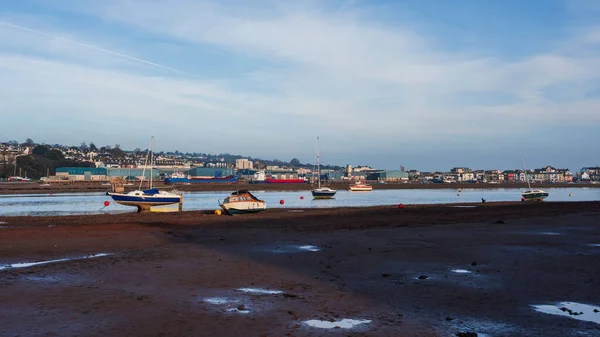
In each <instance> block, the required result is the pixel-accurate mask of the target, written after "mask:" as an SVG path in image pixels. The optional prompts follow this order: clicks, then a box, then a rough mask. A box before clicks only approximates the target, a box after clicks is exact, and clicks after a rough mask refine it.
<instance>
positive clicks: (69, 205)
mask: <svg viewBox="0 0 600 337" xmlns="http://www.w3.org/2000/svg"><path fill="white" fill-rule="evenodd" d="M545 190H546V191H547V192H548V193H550V196H549V197H548V198H547V199H546V200H547V201H598V200H600V188H596V187H594V188H587V187H573V188H568V187H567V188H547V189H545ZM521 192H522V190H521V189H518V188H498V189H479V188H469V189H462V191H460V192H459V191H458V189H456V188H452V189H450V188H449V189H400V190H373V191H370V192H350V191H345V190H339V191H338V192H337V194H336V195H335V198H334V199H325V200H314V199H313V198H312V196H311V194H310V191H293V192H292V191H289V192H286V191H260V190H253V191H252V193H253V194H254V195H255V196H256V197H258V198H259V199H263V200H265V201H266V202H267V207H268V208H314V207H356V206H381V205H397V204H400V203H402V204H406V205H410V204H444V203H462V202H481V199H482V198H484V199H486V200H487V201H489V202H493V201H519V200H520V199H521ZM229 194H231V191H222V192H183V210H184V211H190V210H215V209H218V208H219V205H218V201H219V200H223V199H224V198H226V197H227V196H228V195H229ZM570 194H572V195H570ZM280 200H283V201H284V204H283V205H282V204H280ZM105 201H108V202H110V205H109V206H108V207H104V202H105ZM127 212H135V208H134V207H128V206H122V205H119V204H117V203H116V202H114V201H113V200H112V198H111V197H109V196H107V195H106V194H105V193H104V192H96V193H54V194H52V195H50V194H16V195H0V216H22V215H28V216H48V215H52V216H57V215H74V214H103V213H127ZM0 227H1V226H0Z"/></svg>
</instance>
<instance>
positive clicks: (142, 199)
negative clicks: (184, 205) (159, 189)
mask: <svg viewBox="0 0 600 337" xmlns="http://www.w3.org/2000/svg"><path fill="white" fill-rule="evenodd" d="M107 194H108V195H109V196H110V197H111V198H112V199H113V200H114V201H115V202H116V203H118V204H121V205H123V206H134V207H138V208H140V209H150V207H152V206H164V205H172V204H178V203H180V202H181V199H182V196H181V195H173V196H171V195H139V196H138V195H127V194H121V193H110V192H108V193H107Z"/></svg>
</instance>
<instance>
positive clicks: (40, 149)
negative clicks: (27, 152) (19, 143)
mask: <svg viewBox="0 0 600 337" xmlns="http://www.w3.org/2000/svg"><path fill="white" fill-rule="evenodd" d="M48 151H50V148H49V147H48V146H46V145H38V146H36V147H34V148H33V150H31V154H35V155H38V156H42V157H45V156H46V153H47V152H48Z"/></svg>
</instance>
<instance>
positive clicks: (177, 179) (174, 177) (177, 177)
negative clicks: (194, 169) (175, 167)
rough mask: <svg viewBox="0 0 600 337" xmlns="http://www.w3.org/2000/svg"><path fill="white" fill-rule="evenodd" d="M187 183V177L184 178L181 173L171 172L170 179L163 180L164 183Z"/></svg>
mask: <svg viewBox="0 0 600 337" xmlns="http://www.w3.org/2000/svg"><path fill="white" fill-rule="evenodd" d="M189 181H190V180H189V176H186V175H185V174H184V173H183V172H173V173H172V174H171V176H170V177H168V178H165V180H164V183H165V184H174V183H188V182H189Z"/></svg>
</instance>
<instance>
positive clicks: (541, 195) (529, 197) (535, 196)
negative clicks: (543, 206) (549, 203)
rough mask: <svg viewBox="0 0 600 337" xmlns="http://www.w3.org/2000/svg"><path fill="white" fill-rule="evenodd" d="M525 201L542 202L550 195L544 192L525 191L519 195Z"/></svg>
mask: <svg viewBox="0 0 600 337" xmlns="http://www.w3.org/2000/svg"><path fill="white" fill-rule="evenodd" d="M521 195H522V196H523V198H524V199H525V201H542V200H544V199H546V198H547V197H548V195H550V194H549V193H548V192H546V191H544V190H527V191H525V192H523V193H522V194H521Z"/></svg>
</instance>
